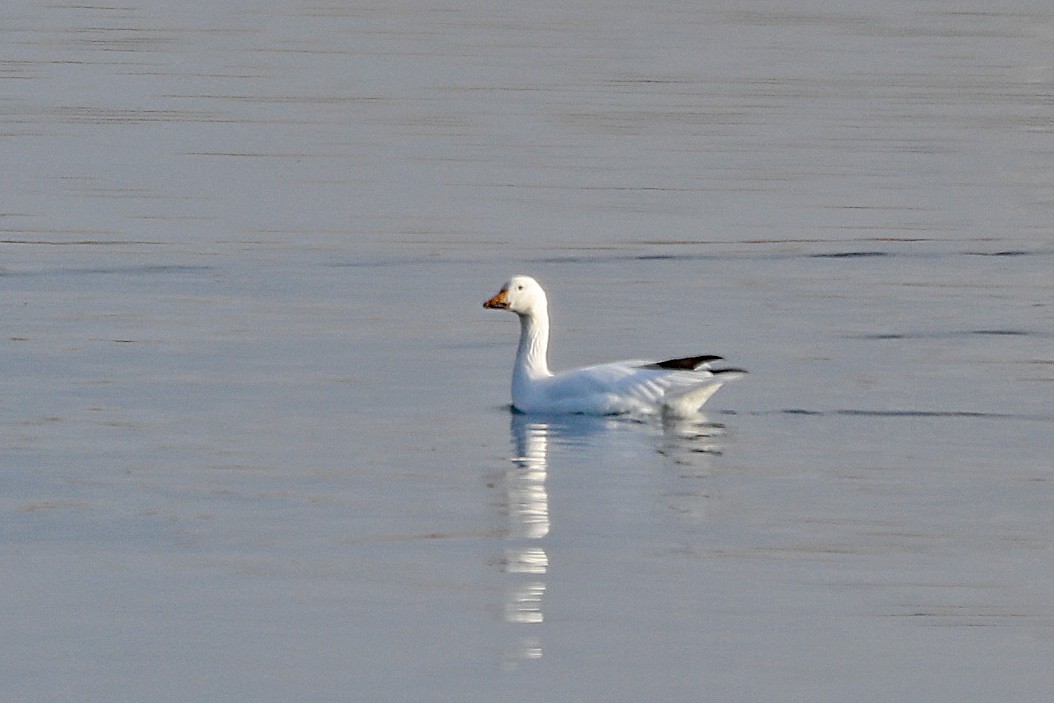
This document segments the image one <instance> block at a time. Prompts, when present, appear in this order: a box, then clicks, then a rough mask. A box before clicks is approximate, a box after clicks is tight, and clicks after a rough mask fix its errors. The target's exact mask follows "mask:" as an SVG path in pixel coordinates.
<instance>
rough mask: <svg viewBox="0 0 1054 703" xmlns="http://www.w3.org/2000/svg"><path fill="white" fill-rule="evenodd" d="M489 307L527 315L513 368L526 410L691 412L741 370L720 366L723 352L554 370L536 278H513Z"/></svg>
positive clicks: (545, 306) (517, 402) (520, 406)
mask: <svg viewBox="0 0 1054 703" xmlns="http://www.w3.org/2000/svg"><path fill="white" fill-rule="evenodd" d="M483 307H485V308H490V309H495V310H509V311H511V312H514V313H516V314H517V315H519V317H520V346H519V349H517V350H516V366H515V367H513V370H512V405H513V408H514V409H515V410H518V411H520V412H524V413H578V414H582V415H623V414H632V415H652V414H662V415H665V416H672V417H692V416H694V415H697V414H698V413H699V411H700V409H701V408H702V406H703V404H704V403H706V401H707V400H708V399H709V398H710V396H711V395H713V394H714V392H715V391H716V390H717V389H718V388H720V387H721V385H722V384H723V383H725V382H726V381H730V380H733V379H735V378H739V377H741V376H743V375H744V374H745V373H746V372H745V371H743V370H742V369H713V368H711V367H710V364H711V363H712V362H714V361H718V360H720V359H721V357H719V356H692V357H687V358H684V359H669V360H667V361H659V362H654V361H643V360H633V361H616V362H614V363H610V364H599V365H597V366H586V367H584V368H580V369H572V370H570V371H563V372H561V373H558V374H553V373H552V372H551V371H550V370H549V362H548V359H547V354H548V349H549V302H548V300H546V297H545V291H544V290H542V287H541V286H540V285H538V282H537V281H536V280H534V279H533V278H531V277H530V276H513V277H512V278H511V279H510V280H509V282H508V283H506V284H505V285H504V286H503V287H502V289H501V290H500V291H498V294H497V295H495V296H494V297H493V298H491V299H490V300H488V301H486V302H485V303H483Z"/></svg>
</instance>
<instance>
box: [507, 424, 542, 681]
mask: <svg viewBox="0 0 1054 703" xmlns="http://www.w3.org/2000/svg"><path fill="white" fill-rule="evenodd" d="M548 433H549V428H548V426H547V425H546V424H545V423H541V422H531V421H529V420H527V418H525V417H524V416H522V415H514V416H513V419H512V435H513V443H514V444H515V446H516V457H515V458H514V459H513V460H514V462H515V466H514V467H513V468H511V469H509V470H508V471H506V472H505V509H506V516H507V524H506V529H505V540H506V542H507V544H506V547H505V560H504V571H505V573H506V574H509V575H510V576H509V580H510V583H509V585H508V588H507V590H506V597H505V621H506V622H508V623H513V624H518V625H531V624H538V623H541V622H542V621H543V620H544V615H543V612H542V596H543V595H544V594H545V581H544V580H542V578H543V577H544V576H545V574H546V573H547V572H548V570H549V557H548V555H547V554H546V553H545V548H544V547H543V546H542V545H541V544H540V543H539V542H538V540H541V539H542V538H543V537H545V536H546V535H548V534H549V494H548V492H547V491H546V488H545V479H546V474H547V471H548V465H547V460H548V456H547V454H548ZM518 640H519V641H518V644H517V645H516V651H514V652H510V653H509V656H508V659H509V660H519V659H537V658H539V657H541V656H542V647H541V641H540V640H539V639H538V637H536V636H530V635H524V634H523V633H521V634H520V637H519V638H518Z"/></svg>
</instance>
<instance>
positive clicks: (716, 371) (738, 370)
mask: <svg viewBox="0 0 1054 703" xmlns="http://www.w3.org/2000/svg"><path fill="white" fill-rule="evenodd" d="M710 373H712V374H714V375H715V376H719V375H721V374H723V373H750V372H749V371H747V370H746V369H710Z"/></svg>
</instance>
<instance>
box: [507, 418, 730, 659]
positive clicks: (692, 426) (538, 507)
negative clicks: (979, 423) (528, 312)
mask: <svg viewBox="0 0 1054 703" xmlns="http://www.w3.org/2000/svg"><path fill="white" fill-rule="evenodd" d="M510 432H511V435H512V444H513V446H514V447H515V456H514V457H513V458H512V468H509V469H507V470H506V471H505V473H504V475H503V480H502V488H503V492H504V495H503V499H504V513H505V517H506V524H505V526H504V528H503V538H504V541H505V549H504V558H503V559H502V571H503V572H504V573H505V574H506V577H507V582H506V589H505V603H504V615H505V617H504V619H505V622H506V623H509V624H511V625H515V626H516V631H515V644H514V645H512V649H511V651H510V652H508V656H507V657H506V663H507V664H508V665H510V666H515V662H517V661H521V660H525V659H538V658H540V657H541V656H542V653H543V652H542V643H541V638H540V636H539V633H538V630H537V629H535V628H534V627H532V626H537V625H539V624H540V623H543V622H544V621H545V609H544V600H545V592H546V577H547V576H548V574H549V566H550V565H549V554H548V552H547V551H546V538H547V537H548V536H549V533H550V530H551V529H552V522H551V516H550V511H549V489H548V486H547V479H548V473H549V454H550V450H551V449H552V448H553V447H554V446H559V447H561V448H563V449H568V448H570V449H571V450H574V449H576V448H577V449H582V450H585V451H589V452H596V451H599V450H602V449H608V450H610V449H611V448H612V447H613V446H616V447H617V446H620V445H619V442H626V444H625V445H623V446H624V447H634V448H636V449H641V448H642V447H648V448H647V449H645V451H646V452H650V451H654V452H655V453H657V454H658V455H661V456H662V457H664V459H665V461H664V462H663V463H668V464H672V465H673V466H675V467H677V470H676V472H673V475H672V476H669V477H668V478H669V479H670V480H672V481H674V482H675V485H673V486H670V487H657V490H658V492H659V493H660V494H662V495H664V496H665V497H666V498H667V500H669V501H671V502H670V508H671V509H672V511H673V512H674V513H675V514H677V515H679V516H680V517H681V518H689V519H692V518H693V516H694V518H696V519H697V518H699V517H701V515H702V510H701V501H702V500H704V499H705V496H704V495H702V494H701V493H699V492H696V491H692V490H685V487H684V485H683V481H684V480H685V479H686V478H692V477H698V476H705V475H707V474H708V472H709V467H710V461H711V459H712V458H713V457H714V456H717V455H719V454H720V453H721V442H722V438H723V437H724V434H725V430H724V426H723V425H720V424H716V423H712V422H710V421H709V420H708V419H707V418H706V417H705V416H702V415H699V416H698V417H696V418H694V419H692V420H681V421H676V422H672V421H666V422H663V423H662V424H656V423H651V422H637V421H632V420H627V419H625V418H611V417H592V416H584V415H537V414H530V415H527V414H519V413H514V414H513V415H512V417H511V421H510ZM642 439H643V440H644V444H643V445H642V444H641V440H642ZM689 468H690V470H689ZM659 476H662V473H661V472H660V473H659V474H658V476H657V478H658V477H659ZM659 480H661V479H659Z"/></svg>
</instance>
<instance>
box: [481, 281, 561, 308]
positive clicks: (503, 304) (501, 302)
mask: <svg viewBox="0 0 1054 703" xmlns="http://www.w3.org/2000/svg"><path fill="white" fill-rule="evenodd" d="M483 307H485V308H490V309H491V310H508V311H509V312H514V313H516V314H517V315H520V316H521V317H522V316H525V315H526V316H532V315H538V314H544V313H545V312H546V308H547V307H548V301H546V298H545V291H544V290H542V287H541V286H540V285H538V281H536V280H534V279H533V278H531V277H530V276H513V277H512V278H510V279H509V282H508V283H506V284H505V285H504V286H502V287H501V290H500V291H498V294H497V295H495V296H494V297H493V298H491V299H490V300H488V301H486V302H485V303H483Z"/></svg>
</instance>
